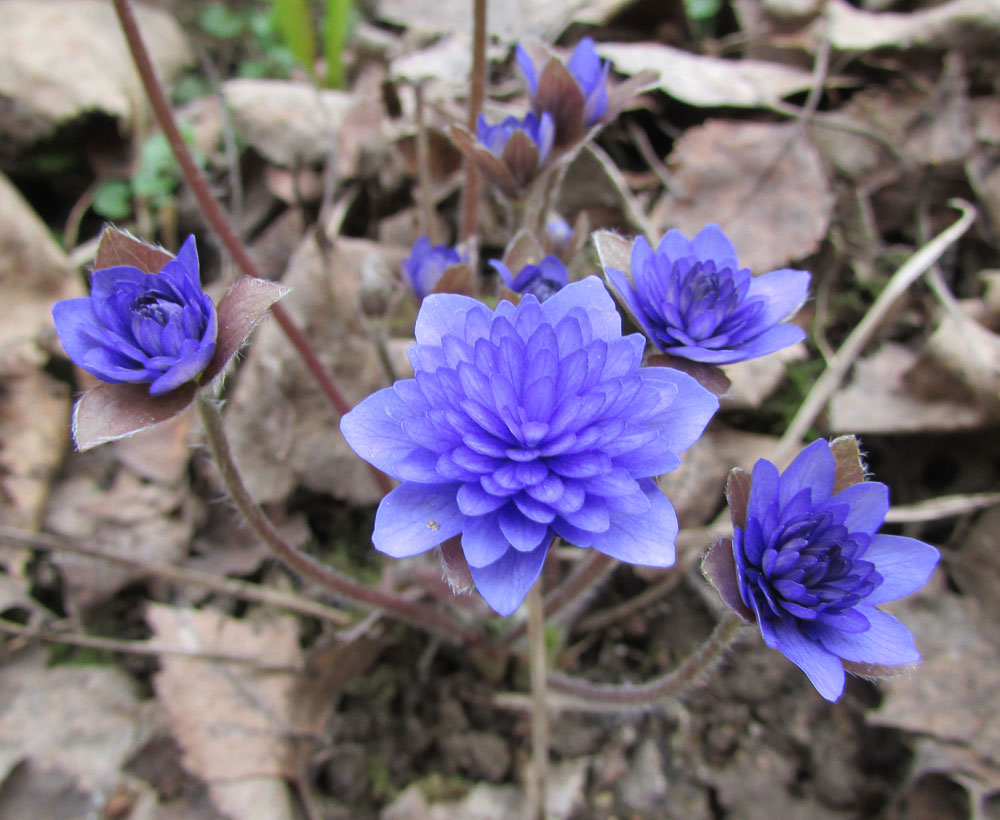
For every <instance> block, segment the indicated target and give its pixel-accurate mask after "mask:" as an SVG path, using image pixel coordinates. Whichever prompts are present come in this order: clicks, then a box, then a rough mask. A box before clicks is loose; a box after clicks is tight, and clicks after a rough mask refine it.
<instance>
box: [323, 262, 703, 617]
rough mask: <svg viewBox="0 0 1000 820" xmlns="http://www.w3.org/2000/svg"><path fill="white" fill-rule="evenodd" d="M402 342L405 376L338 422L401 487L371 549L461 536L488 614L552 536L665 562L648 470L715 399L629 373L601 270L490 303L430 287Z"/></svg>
mask: <svg viewBox="0 0 1000 820" xmlns="http://www.w3.org/2000/svg"><path fill="white" fill-rule="evenodd" d="M415 335H416V344H415V345H413V346H412V347H411V348H410V350H409V357H410V361H411V363H412V364H413V369H414V373H415V378H413V379H405V380H402V381H398V382H396V384H395V385H393V386H392V387H389V388H385V389H383V390H380V391H378V392H377V393H375V394H373V395H371V396H369V397H368V398H367V399H365V400H364V401H363V402H361V404H359V405H358V406H357V407H355V408H354V410H352V411H351V412H350V413H348V414H347V415H346V416H344V417H343V419H342V421H341V430H342V432H343V434H344V437H345V438H346V439H347V442H348V444H350V446H351V447H352V448H353V449H354V450H355V452H357V453H358V454H359V455H360V456H361V457H362V458H364V459H366V460H367V461H369V462H371V463H372V464H374V465H375V466H376V467H378V468H379V469H381V470H383V471H385V472H386V473H388V474H389V475H391V476H392V477H394V478H396V479H398V480H400V481H401V482H403V483H402V484H401V485H400V486H399V487H397V488H396V489H395V490H393V491H392V492H391V493H389V495H387V496H386V497H385V498H384V499H383V500H382V502H381V504H380V505H379V508H378V512H377V514H376V518H375V530H374V534H373V536H372V539H373V542H374V544H375V547H376V548H377V549H379V550H381V551H382V552H384V553H386V554H388V555H392V556H394V557H397V558H402V557H407V556H411V555H416V554H418V553H422V552H425V551H426V550H429V549H431V548H432V547H435V546H437V545H439V544H441V543H442V542H444V541H445V540H447V539H449V538H452V537H454V536H458V535H461V547H462V552H463V553H464V557H465V559H466V561H467V562H468V565H469V568H470V571H471V575H472V579H473V581H474V582H475V585H476V587H477V588H478V590H479V591H480V593H481V594H482V595H483V597H484V598H485V599H486V601H487V603H489V605H490V606H491V607H493V609H494V610H496V611H497V612H498V613H500V614H501V615H509V614H510V613H512V612H513V611H514V610H515V609H517V607H518V606H519V605H520V603H521V601H522V600H523V599H524V597H525V595H526V594H527V592H528V590H529V588H530V587H531V585H532V584H533V583H534V582H535V579H536V578H537V577H538V574H539V572H540V571H541V568H542V564H543V562H544V560H545V556H546V553H547V551H548V548H549V545H550V543H551V541H552V539H553V537H554V536H556V535H559V536H561V537H562V538H564V539H565V540H566V541H567V542H569V543H571V544H575V545H576V546H578V547H584V548H587V547H593V548H594V549H596V550H598V551H600V552H603V553H605V554H606V555H610V556H612V557H614V558H617V559H619V560H622V561H626V562H630V563H635V564H643V565H649V566H669V565H671V564H672V563H673V562H674V557H675V550H674V538H675V536H676V534H677V518H676V515H675V513H674V510H673V507H672V506H671V505H670V502H669V501H667V499H666V498H665V497H664V496H663V494H662V493H661V492H660V490H659V489H658V487H657V485H656V482H655V481H654V480H653V478H652V477H653V476H657V475H660V474H662V473H667V472H670V471H671V470H673V469H675V468H676V467H677V466H678V465H679V464H680V458H679V453H681V452H682V451H684V450H685V449H687V448H688V447H690V446H691V444H693V443H694V441H695V440H696V439H697V438H698V436H700V435H701V432H702V430H703V429H704V427H705V425H706V424H707V423H708V420H709V419H710V418H711V417H712V415H713V414H714V413H715V411H716V409H717V408H718V400H717V399H716V398H715V396H714V395H712V394H711V393H709V392H708V391H707V390H705V389H704V388H703V387H701V386H700V385H699V384H698V383H697V382H696V381H694V379H692V378H690V377H689V376H687V375H686V374H683V373H680V372H678V371H675V370H671V369H668V368H660V367H644V368H641V367H640V366H639V365H640V362H641V360H642V356H643V348H644V346H645V345H644V340H643V339H642V337H641V336H639V335H638V334H633V335H631V336H626V337H624V338H623V337H622V335H621V319H620V317H619V315H618V313H617V311H616V310H615V305H614V302H613V300H612V299H611V298H610V296H609V295H608V293H607V291H606V290H605V288H604V286H603V284H602V283H601V282H600V280H599V279H597V278H595V277H589V278H588V279H585V280H583V281H582V282H575V283H573V284H570V285H568V286H566V287H565V288H563V289H562V290H560V291H559V292H558V293H556V294H555V295H553V296H552V297H551V298H550V299H548V300H547V301H546V302H544V303H540V302H539V301H538V299H536V298H535V297H534V296H532V295H530V294H528V295H526V296H525V297H524V298H523V299H522V300H521V302H520V304H518V305H517V306H514V305H512V304H511V303H510V302H501V303H500V305H499V306H498V307H497V309H496V311H492V310H490V309H489V308H487V307H486V306H485V305H483V304H482V303H481V302H478V301H476V300H474V299H471V298H468V297H465V296H457V295H452V294H434V295H431V296H429V297H427V298H426V299H425V300H424V301H423V304H422V306H421V308H420V313H419V314H418V316H417V322H416V328H415Z"/></svg>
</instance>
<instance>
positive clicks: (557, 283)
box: [490, 256, 569, 302]
mask: <svg viewBox="0 0 1000 820" xmlns="http://www.w3.org/2000/svg"><path fill="white" fill-rule="evenodd" d="M490 265H492V266H493V268H494V270H496V272H497V273H498V274H499V275H500V278H501V279H502V280H503V282H504V284H505V285H506V286H507V287H508V288H510V289H511V290H512V291H514V292H515V293H530V294H531V295H532V296H535V297H536V298H537V299H538V301H539V302H544V301H545V300H546V299H548V298H549V297H550V296H552V295H553V294H555V293H557V292H559V291H560V290H562V288H564V287H565V286H566V285H567V284H568V283H569V274H568V273H567V272H566V266H565V265H563V263H562V262H560V261H559V258H558V257H555V256H546V257H545V258H544V259H542V260H541V261H540V262H539V263H538V264H537V265H536V264H527V265H525V266H524V267H523V268H521V270H520V272H519V273H518V274H517V276H515V275H514V274H512V273H511V272H510V268H508V267H507V266H506V265H505V264H504V263H503V262H501V261H499V260H497V259H491V260H490Z"/></svg>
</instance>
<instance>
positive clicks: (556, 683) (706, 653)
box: [549, 613, 744, 712]
mask: <svg viewBox="0 0 1000 820" xmlns="http://www.w3.org/2000/svg"><path fill="white" fill-rule="evenodd" d="M743 625H744V623H743V620H742V619H741V618H740V617H739V616H738V615H735V614H732V613H728V614H726V615H725V616H724V617H723V619H722V620H721V621H719V623H718V624H717V625H716V627H715V630H714V631H713V632H712V634H711V635H710V636H709V638H708V640H707V641H705V643H703V644H702V645H701V646H699V647H698V648H697V649H696V650H695V651H694V652H692V653H691V654H690V655H689V656H688V657H687V658H685V659H684V661H683V662H682V663H681V665H680V666H678V667H677V668H676V669H674V670H672V671H671V672H668V673H667V674H666V675H662V676H661V677H658V678H654V679H653V680H650V681H647V682H646V683H641V684H637V685H629V684H621V685H619V684H602V683H591V682H590V681H586V680H583V679H581V678H576V677H573V676H571V675H562V674H559V673H557V672H551V673H550V674H549V684H550V686H551V687H552V689H553V690H556V691H559V692H562V693H565V694H566V695H569V696H570V697H569V698H568V699H566V700H560V702H559V705H560V706H561V707H562V708H567V709H579V710H582V711H596V712H617V711H628V710H632V709H636V708H639V709H643V708H645V709H650V708H654V707H655V706H656V705H657V704H659V703H660V702H662V701H664V700H666V699H667V698H672V697H677V696H678V695H679V694H680V693H681V692H683V691H684V689H686V688H687V687H688V686H690V685H691V684H693V683H695V682H696V681H697V680H698V679H699V678H700V677H701V676H702V675H704V674H705V673H706V672H707V671H708V670H710V669H711V668H712V667H714V666H715V665H716V664H717V663H718V662H719V661H720V660H721V659H722V657H723V655H724V654H725V652H726V650H727V649H728V648H729V647H730V646H731V645H732V644H733V642H734V641H735V640H736V637H737V635H738V634H739V632H740V628H741V627H742V626H743Z"/></svg>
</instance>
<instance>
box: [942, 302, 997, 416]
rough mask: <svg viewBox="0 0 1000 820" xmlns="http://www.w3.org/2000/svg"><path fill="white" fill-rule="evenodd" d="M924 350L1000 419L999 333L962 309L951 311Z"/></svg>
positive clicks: (990, 412) (946, 314) (943, 318)
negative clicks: (964, 312)
mask: <svg viewBox="0 0 1000 820" xmlns="http://www.w3.org/2000/svg"><path fill="white" fill-rule="evenodd" d="M925 353H926V354H927V355H928V356H929V357H930V358H931V359H932V360H933V361H934V362H936V363H937V364H938V365H940V366H941V367H942V368H944V370H946V371H947V372H948V373H950V374H952V375H953V376H954V377H955V378H957V379H958V380H959V381H960V382H961V383H962V384H963V385H965V387H966V388H968V390H969V392H970V393H972V394H973V395H974V396H976V397H977V398H978V399H979V401H980V403H981V405H982V407H983V408H984V409H985V410H986V411H987V412H988V413H989V414H990V416H991V417H992V418H994V419H1000V336H998V335H997V334H996V333H993V332H992V331H990V330H988V329H987V328H985V327H983V326H982V325H981V324H979V322H977V321H975V320H974V319H973V318H971V317H970V316H967V315H965V314H963V313H962V312H961V311H960V310H958V309H956V310H949V311H947V312H946V313H945V314H944V316H943V317H942V319H941V322H940V324H939V325H938V327H937V330H935V331H934V333H933V334H931V337H930V338H929V339H928V340H927V347H926V349H925Z"/></svg>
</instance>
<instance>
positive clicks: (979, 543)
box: [948, 507, 1000, 764]
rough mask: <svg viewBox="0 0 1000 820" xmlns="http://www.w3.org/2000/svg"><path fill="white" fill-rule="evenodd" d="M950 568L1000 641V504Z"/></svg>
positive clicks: (967, 539) (995, 639)
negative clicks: (977, 605)
mask: <svg viewBox="0 0 1000 820" xmlns="http://www.w3.org/2000/svg"><path fill="white" fill-rule="evenodd" d="M948 569H949V571H950V572H951V573H952V575H953V576H954V578H955V581H956V583H957V584H958V586H959V588H961V590H962V591H963V592H965V594H966V595H968V596H970V597H971V598H974V599H975V600H976V602H977V603H978V604H979V607H980V609H981V610H982V611H983V613H985V615H986V617H985V618H984V619H983V622H982V628H983V634H984V635H985V636H986V637H987V638H989V639H991V640H992V641H993V642H994V644H1000V507H992V508H991V509H988V510H985V511H984V512H983V514H982V515H981V516H980V517H979V520H978V521H977V522H976V524H975V525H974V526H973V527H972V528H971V529H970V530H969V532H968V534H967V535H966V536H965V538H963V539H962V545H961V548H960V549H958V550H956V551H955V552H954V553H952V555H951V557H950V559H949V562H948ZM997 763H998V764H1000V760H998V761H997Z"/></svg>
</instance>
